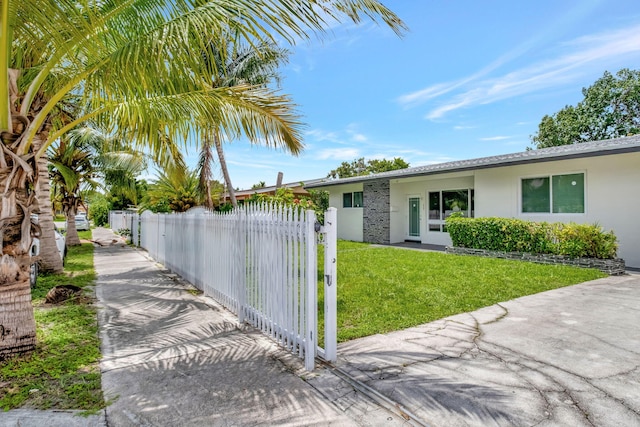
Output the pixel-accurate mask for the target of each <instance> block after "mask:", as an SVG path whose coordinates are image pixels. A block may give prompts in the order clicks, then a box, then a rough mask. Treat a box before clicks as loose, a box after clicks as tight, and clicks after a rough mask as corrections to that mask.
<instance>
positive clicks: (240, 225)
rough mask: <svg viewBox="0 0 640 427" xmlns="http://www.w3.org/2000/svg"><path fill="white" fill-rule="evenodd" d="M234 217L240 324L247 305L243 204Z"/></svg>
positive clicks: (234, 276)
mask: <svg viewBox="0 0 640 427" xmlns="http://www.w3.org/2000/svg"><path fill="white" fill-rule="evenodd" d="M233 215H234V218H235V219H236V221H237V227H234V228H235V229H236V233H237V234H236V235H235V236H234V237H235V245H234V248H235V255H236V256H235V257H234V264H235V266H236V267H235V273H236V274H235V275H232V276H231V277H233V278H234V282H235V284H236V286H237V293H236V295H237V298H238V323H240V324H241V325H242V324H243V323H244V321H245V307H246V306H247V256H248V252H247V239H248V238H249V237H248V236H247V230H248V226H247V216H248V215H249V213H248V212H247V208H246V207H245V206H243V207H241V208H239V209H236V210H235V212H234V213H233Z"/></svg>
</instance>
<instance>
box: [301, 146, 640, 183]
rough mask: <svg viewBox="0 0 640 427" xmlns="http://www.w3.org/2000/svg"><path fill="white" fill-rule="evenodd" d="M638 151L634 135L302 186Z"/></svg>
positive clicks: (639, 148) (329, 180) (406, 176)
mask: <svg viewBox="0 0 640 427" xmlns="http://www.w3.org/2000/svg"><path fill="white" fill-rule="evenodd" d="M638 151H640V135H633V136H627V137H624V138H614V139H605V140H601V141H592V142H582V143H579V144H570V145H561V146H559V147H550V148H541V149H538V150H527V151H522V152H519V153H511V154H502V155H499V156H489V157H480V158H477V159H470V160H458V161H453V162H446V163H437V164H433V165H427V166H417V167H413V168H406V169H398V170H394V171H389V172H381V173H376V174H371V175H363V176H354V177H350V178H343V179H331V178H325V179H324V180H321V181H316V182H312V183H309V184H307V185H305V188H319V187H327V186H331V185H340V184H350V183H357V182H364V181H369V180H374V179H383V178H388V179H392V178H409V177H415V176H424V175H435V174H441V173H448V172H460V171H468V170H477V169H488V168H498V167H505V166H514V165H521V164H526V163H542V162H551V161H555V160H568V159H578V158H584V157H598V156H608V155H612V154H623V153H632V152H638Z"/></svg>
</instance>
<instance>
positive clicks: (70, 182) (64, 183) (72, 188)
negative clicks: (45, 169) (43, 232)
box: [49, 138, 98, 246]
mask: <svg viewBox="0 0 640 427" xmlns="http://www.w3.org/2000/svg"><path fill="white" fill-rule="evenodd" d="M49 165H50V166H49V176H50V177H51V183H52V190H53V193H54V195H59V199H60V201H61V203H62V211H63V212H64V214H65V216H66V217H67V236H66V244H67V246H77V245H79V244H80V238H79V237H78V231H77V230H76V220H75V216H76V213H77V212H78V207H79V206H80V205H82V203H83V201H82V195H81V192H80V190H81V186H82V185H83V184H84V185H87V186H92V187H97V186H98V183H97V182H96V181H95V172H94V167H93V164H92V163H91V152H90V151H89V150H88V149H87V147H83V146H82V145H79V144H77V143H76V141H74V140H73V139H71V140H70V139H69V138H62V139H60V140H59V141H58V143H57V144H56V145H55V146H52V147H51V149H50V150H49Z"/></svg>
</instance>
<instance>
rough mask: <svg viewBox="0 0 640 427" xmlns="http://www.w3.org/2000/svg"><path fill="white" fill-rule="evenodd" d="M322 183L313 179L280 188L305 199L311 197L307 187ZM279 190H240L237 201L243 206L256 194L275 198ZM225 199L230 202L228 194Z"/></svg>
mask: <svg viewBox="0 0 640 427" xmlns="http://www.w3.org/2000/svg"><path fill="white" fill-rule="evenodd" d="M322 181H323V180H322V179H313V180H309V181H305V182H300V181H298V182H292V183H289V184H282V185H281V186H280V187H281V188H288V189H290V190H291V191H292V192H293V195H294V196H299V197H303V196H308V195H309V192H308V191H307V190H305V186H309V185H313V184H316V183H317V182H322ZM277 189H278V187H276V186H275V185H272V186H270V187H261V188H252V189H250V190H238V191H236V192H235V194H236V200H237V201H238V203H240V204H242V203H244V201H245V200H247V199H250V198H251V196H253V195H254V194H267V195H270V196H273V195H274V194H276V190H277ZM223 197H224V201H225V202H229V201H230V199H229V194H228V193H225V194H224V195H223Z"/></svg>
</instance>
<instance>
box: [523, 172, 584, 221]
mask: <svg viewBox="0 0 640 427" xmlns="http://www.w3.org/2000/svg"><path fill="white" fill-rule="evenodd" d="M521 187H522V212H523V213H584V174H583V173H573V174H566V175H550V176H541V177H536V178H523V179H522V186H521Z"/></svg>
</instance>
